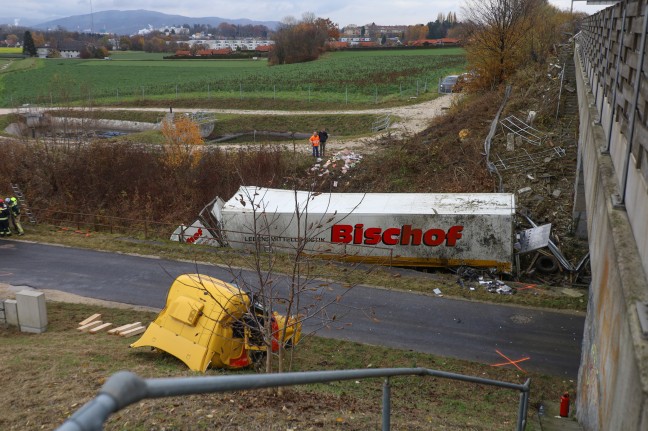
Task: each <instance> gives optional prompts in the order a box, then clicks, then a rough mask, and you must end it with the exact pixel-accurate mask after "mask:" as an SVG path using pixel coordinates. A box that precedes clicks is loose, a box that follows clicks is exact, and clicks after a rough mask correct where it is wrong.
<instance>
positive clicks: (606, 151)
mask: <svg viewBox="0 0 648 431" xmlns="http://www.w3.org/2000/svg"><path fill="white" fill-rule="evenodd" d="M619 4H620V3H619ZM621 19H622V21H621V40H620V41H619V52H618V53H617V61H616V73H615V76H614V91H613V92H612V100H611V101H610V104H611V105H612V107H611V109H610V124H608V134H607V144H606V147H605V148H604V149H603V150H602V151H601V152H602V153H603V154H609V153H610V145H611V143H612V124H613V123H614V114H615V111H616V94H617V87H618V86H619V68H620V67H621V66H620V65H621V50H622V49H623V36H624V34H625V21H626V8H625V7H624V8H623V18H621Z"/></svg>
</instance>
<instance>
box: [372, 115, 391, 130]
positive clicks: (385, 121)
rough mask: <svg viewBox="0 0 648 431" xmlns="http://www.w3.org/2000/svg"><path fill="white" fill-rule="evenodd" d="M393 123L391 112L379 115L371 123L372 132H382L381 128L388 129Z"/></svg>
mask: <svg viewBox="0 0 648 431" xmlns="http://www.w3.org/2000/svg"><path fill="white" fill-rule="evenodd" d="M390 125H391V114H385V115H382V116H380V117H378V118H377V119H376V120H375V121H374V122H373V123H371V131H372V132H374V133H375V132H380V131H381V130H385V129H388V128H389V126H390Z"/></svg>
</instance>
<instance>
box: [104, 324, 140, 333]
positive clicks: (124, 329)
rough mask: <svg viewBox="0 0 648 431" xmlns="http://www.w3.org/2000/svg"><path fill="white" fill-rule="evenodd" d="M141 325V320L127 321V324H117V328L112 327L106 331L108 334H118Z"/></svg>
mask: <svg viewBox="0 0 648 431" xmlns="http://www.w3.org/2000/svg"><path fill="white" fill-rule="evenodd" d="M141 325H142V322H135V323H129V324H128V325H122V326H119V327H117V328H113V329H111V330H110V331H108V333H109V334H110V335H119V334H120V333H121V332H123V331H127V330H129V329H133V328H136V327H138V326H141Z"/></svg>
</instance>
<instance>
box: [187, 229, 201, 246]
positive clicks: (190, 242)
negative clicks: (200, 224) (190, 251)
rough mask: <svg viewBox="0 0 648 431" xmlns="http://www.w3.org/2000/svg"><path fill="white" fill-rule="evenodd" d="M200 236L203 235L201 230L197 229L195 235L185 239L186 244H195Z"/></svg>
mask: <svg viewBox="0 0 648 431" xmlns="http://www.w3.org/2000/svg"><path fill="white" fill-rule="evenodd" d="M202 234H203V231H202V229H201V228H198V230H197V231H196V233H195V234H193V235H192V236H191V237H189V238H187V242H188V243H189V244H193V243H194V242H196V240H197V239H198V238H200V237H201V236H202Z"/></svg>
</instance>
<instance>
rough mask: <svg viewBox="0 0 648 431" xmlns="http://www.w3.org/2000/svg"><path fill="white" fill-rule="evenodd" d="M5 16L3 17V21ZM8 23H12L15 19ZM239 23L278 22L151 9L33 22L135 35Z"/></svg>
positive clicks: (272, 25)
mask: <svg viewBox="0 0 648 431" xmlns="http://www.w3.org/2000/svg"><path fill="white" fill-rule="evenodd" d="M4 20H5V19H2V18H0V22H3V21H4ZM6 21H7V22H11V23H13V18H12V19H10V20H9V19H7V20H6ZM20 22H21V24H22V25H27V23H26V21H25V20H22V19H21V20H20ZM223 22H226V23H229V24H238V25H247V24H251V25H265V26H266V27H268V28H270V29H276V28H277V26H278V25H279V22H278V21H253V20H250V19H246V18H240V19H228V18H220V17H202V18H195V17H188V16H182V15H168V14H165V13H160V12H154V11H149V10H124V11H121V10H108V11H101V12H95V13H93V14H85V15H74V16H70V17H67V18H60V19H56V20H52V21H47V22H43V23H40V24H33V25H31V27H32V28H35V29H38V30H47V29H54V28H56V27H59V26H60V27H63V28H65V29H66V30H68V31H78V32H87V31H90V30H91V29H92V31H94V32H99V33H116V34H119V35H132V34H136V33H137V32H138V30H142V29H145V28H148V27H149V26H151V27H153V28H155V29H157V28H160V27H164V26H178V27H179V26H182V25H184V24H188V25H189V26H190V27H191V26H193V25H194V24H209V25H211V26H212V27H216V26H218V24H220V23H223Z"/></svg>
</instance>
